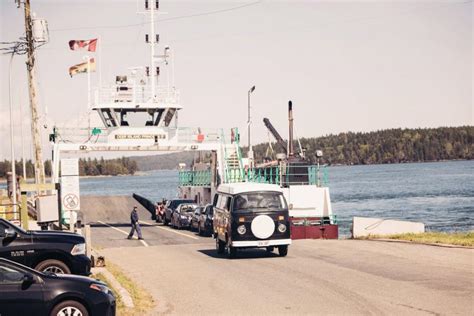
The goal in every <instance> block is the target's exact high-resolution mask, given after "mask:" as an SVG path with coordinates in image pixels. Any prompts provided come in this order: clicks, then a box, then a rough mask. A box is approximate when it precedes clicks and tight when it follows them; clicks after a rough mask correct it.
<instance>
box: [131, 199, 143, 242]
mask: <svg viewBox="0 0 474 316" xmlns="http://www.w3.org/2000/svg"><path fill="white" fill-rule="evenodd" d="M130 222H131V224H132V229H131V230H130V234H128V237H127V239H132V237H133V234H134V233H135V230H136V231H137V234H138V239H140V240H142V239H143V237H142V230H141V228H140V223H139V222H138V213H137V206H136V205H135V206H134V207H133V210H132V212H131V213H130Z"/></svg>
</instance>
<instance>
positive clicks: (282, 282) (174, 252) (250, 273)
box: [92, 217, 474, 315]
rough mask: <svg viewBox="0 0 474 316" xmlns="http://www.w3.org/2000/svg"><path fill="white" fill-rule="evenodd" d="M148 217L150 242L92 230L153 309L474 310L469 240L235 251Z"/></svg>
mask: <svg viewBox="0 0 474 316" xmlns="http://www.w3.org/2000/svg"><path fill="white" fill-rule="evenodd" d="M142 218H143V217H142ZM142 223H143V226H142V227H143V235H144V238H145V243H141V242H140V241H138V240H126V239H125V238H126V234H127V233H128V231H129V226H128V225H120V224H111V223H105V224H99V225H95V226H94V227H93V228H92V236H93V243H94V244H95V246H96V247H98V248H99V249H101V253H102V254H103V255H105V257H106V262H107V261H111V262H113V263H115V264H116V265H118V266H119V267H120V268H122V269H123V271H124V272H125V273H126V274H127V275H128V276H129V277H131V278H132V279H133V280H135V281H136V282H137V283H138V284H140V286H142V287H144V288H145V289H146V290H149V291H150V293H151V295H152V296H153V297H154V299H155V301H156V302H157V306H156V308H155V309H154V310H153V311H152V313H151V314H152V315H161V314H173V315H189V314H197V315H201V314H211V315H215V314H221V315H222V314H226V315H242V314H246V315H258V314H260V315H261V314H333V315H343V314H344V315H348V314H351V315H353V314H359V315H385V314H386V315H390V314H398V315H406V314H410V315H418V314H419V315H426V314H431V315H473V314H474V303H473V302H474V250H472V249H459V248H442V247H433V246H425V245H415V244H403V243H389V242H376V241H360V240H299V241H294V243H293V245H291V246H290V250H289V254H288V256H287V257H285V258H280V257H278V256H276V255H267V254H266V253H265V251H262V250H249V251H244V252H241V253H239V257H238V258H237V259H235V260H229V259H226V258H225V257H220V256H217V255H216V253H215V250H214V242H213V239H211V238H204V237H199V236H196V234H194V233H192V232H189V231H175V230H173V229H170V228H167V227H163V226H161V225H156V224H154V223H153V222H151V221H149V220H145V221H142ZM106 224H107V225H110V226H107V225H106ZM111 226H113V227H111Z"/></svg>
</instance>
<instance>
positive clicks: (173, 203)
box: [163, 199, 194, 225]
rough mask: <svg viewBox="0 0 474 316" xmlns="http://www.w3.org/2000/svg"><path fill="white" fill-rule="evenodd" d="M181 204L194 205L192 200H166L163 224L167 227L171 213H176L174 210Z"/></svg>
mask: <svg viewBox="0 0 474 316" xmlns="http://www.w3.org/2000/svg"><path fill="white" fill-rule="evenodd" d="M183 203H194V200H183V199H174V200H168V202H166V206H165V216H164V218H163V224H165V225H168V224H169V223H170V222H171V216H172V215H173V212H174V211H176V208H177V207H178V206H179V205H180V204H183Z"/></svg>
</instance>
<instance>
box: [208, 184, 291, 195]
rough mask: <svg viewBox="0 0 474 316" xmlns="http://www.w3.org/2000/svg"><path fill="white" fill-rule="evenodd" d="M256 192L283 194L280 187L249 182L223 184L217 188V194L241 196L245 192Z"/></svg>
mask: <svg viewBox="0 0 474 316" xmlns="http://www.w3.org/2000/svg"><path fill="white" fill-rule="evenodd" d="M254 191H273V192H283V190H282V189H281V188H280V186H279V185H276V184H268V183H249V182H240V183H226V184H221V185H220V186H219V187H218V188H217V192H222V193H227V194H239V193H244V192H254Z"/></svg>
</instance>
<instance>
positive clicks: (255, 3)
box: [50, 0, 263, 32]
mask: <svg viewBox="0 0 474 316" xmlns="http://www.w3.org/2000/svg"><path fill="white" fill-rule="evenodd" d="M261 2H263V0H259V1H255V2H251V3H246V4H242V5H239V6H235V7H230V8H227V9H220V10H213V11H207V12H201V13H194V14H188V15H180V16H175V17H169V18H165V19H155V20H154V22H167V21H174V20H180V19H187V18H193V17H199V16H206V15H212V14H219V13H225V12H230V11H235V10H240V9H243V8H246V7H250V6H254V5H257V4H259V3H261ZM150 23H151V22H142V23H134V24H124V25H105V26H84V27H74V28H64V29H51V30H50V32H63V31H72V30H90V29H118V28H128V27H136V26H142V25H147V24H150Z"/></svg>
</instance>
